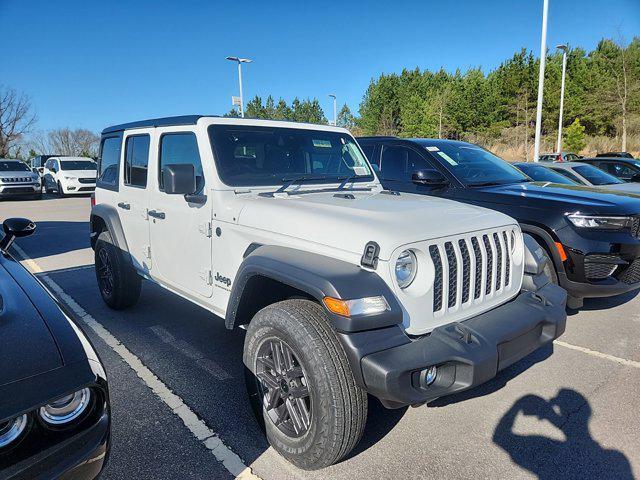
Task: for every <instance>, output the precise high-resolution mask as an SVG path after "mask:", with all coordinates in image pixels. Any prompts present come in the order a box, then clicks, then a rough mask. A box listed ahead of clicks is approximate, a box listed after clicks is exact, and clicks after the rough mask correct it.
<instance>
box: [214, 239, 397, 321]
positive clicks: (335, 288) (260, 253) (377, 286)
mask: <svg viewBox="0 0 640 480" xmlns="http://www.w3.org/2000/svg"><path fill="white" fill-rule="evenodd" d="M379 295H384V297H385V299H386V300H387V303H388V304H389V307H390V309H389V310H388V311H386V312H383V313H381V314H376V315H366V316H352V317H343V316H340V315H335V314H333V313H331V312H329V311H328V310H326V308H325V311H326V313H327V316H328V318H329V320H330V323H331V325H332V327H333V328H334V329H335V330H337V331H340V332H355V331H362V330H369V329H373V328H381V327H387V326H390V325H396V324H399V323H402V309H401V307H400V305H399V304H398V302H397V300H396V298H395V295H394V294H393V293H392V292H391V290H390V289H389V287H388V286H387V284H386V283H385V282H384V281H383V280H382V279H381V278H380V277H379V276H378V275H377V274H376V273H375V272H370V271H368V270H364V269H362V268H360V266H358V265H354V264H351V263H348V262H345V261H342V260H337V259H335V258H331V257H326V256H324V255H319V254H314V253H309V252H305V251H302V250H296V249H292V248H288V247H278V246H271V245H265V246H259V247H257V248H255V249H254V250H252V251H251V253H250V254H249V255H247V257H246V258H245V259H244V261H243V262H242V264H241V265H240V268H239V269H238V272H237V274H236V276H235V280H234V284H233V287H232V290H231V296H230V299H229V303H228V306H227V313H226V317H225V324H226V326H227V328H229V329H232V328H233V327H234V326H235V325H236V324H245V323H248V322H249V321H250V320H251V318H252V317H253V315H254V314H255V313H256V312H257V311H259V310H260V309H261V308H263V307H265V306H267V305H269V304H271V303H275V302H276V301H280V300H286V299H290V298H306V299H310V300H313V301H316V302H318V303H319V304H320V305H322V306H323V308H324V304H323V302H322V300H323V298H324V297H326V296H329V297H333V298H339V299H345V300H347V299H354V298H364V297H372V296H379Z"/></svg>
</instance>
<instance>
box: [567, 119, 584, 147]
mask: <svg viewBox="0 0 640 480" xmlns="http://www.w3.org/2000/svg"><path fill="white" fill-rule="evenodd" d="M584 130H585V128H584V126H583V125H582V124H581V123H580V120H579V119H577V118H576V119H575V120H574V121H573V123H572V124H571V125H569V126H568V127H567V128H566V129H565V132H564V146H565V148H566V149H567V150H569V151H572V152H576V153H578V152H580V150H582V149H583V148H584V147H585V145H586V140H585V135H584Z"/></svg>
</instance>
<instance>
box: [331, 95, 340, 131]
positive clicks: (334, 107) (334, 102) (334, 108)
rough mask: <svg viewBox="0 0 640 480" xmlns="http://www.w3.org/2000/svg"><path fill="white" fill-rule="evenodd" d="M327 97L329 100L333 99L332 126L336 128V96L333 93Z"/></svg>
mask: <svg viewBox="0 0 640 480" xmlns="http://www.w3.org/2000/svg"><path fill="white" fill-rule="evenodd" d="M329 96H330V97H331V98H333V126H334V127H335V126H337V125H338V113H337V112H338V109H337V106H336V94H335V93H330V94H329Z"/></svg>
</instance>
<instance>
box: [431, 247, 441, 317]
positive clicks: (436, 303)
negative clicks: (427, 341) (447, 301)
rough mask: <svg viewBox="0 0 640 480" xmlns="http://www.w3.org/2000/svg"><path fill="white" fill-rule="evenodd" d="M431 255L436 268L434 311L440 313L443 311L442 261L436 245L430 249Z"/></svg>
mask: <svg viewBox="0 0 640 480" xmlns="http://www.w3.org/2000/svg"><path fill="white" fill-rule="evenodd" d="M429 255H431V261H432V262H433V266H434V268H435V279H434V281H433V311H434V312H439V311H440V310H442V260H441V259H440V252H439V251H438V247H437V246H436V245H431V246H430V247H429Z"/></svg>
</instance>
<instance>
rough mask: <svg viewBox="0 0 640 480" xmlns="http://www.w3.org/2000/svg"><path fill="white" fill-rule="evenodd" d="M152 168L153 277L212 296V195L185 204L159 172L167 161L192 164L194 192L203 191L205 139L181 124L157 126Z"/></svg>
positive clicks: (206, 174) (205, 182)
mask: <svg viewBox="0 0 640 480" xmlns="http://www.w3.org/2000/svg"><path fill="white" fill-rule="evenodd" d="M157 131H158V135H159V136H158V140H157V142H158V148H157V149H154V150H153V151H157V152H158V153H157V156H154V159H153V162H154V163H155V169H151V171H155V173H154V174H153V175H152V176H153V178H152V179H151V178H150V179H149V181H150V183H151V184H152V187H151V191H150V193H149V199H150V200H149V212H148V213H149V226H150V232H151V255H152V257H153V262H154V266H153V268H154V277H157V278H159V279H160V280H161V281H163V283H165V284H167V285H169V286H172V287H174V288H176V289H178V290H180V291H182V292H186V293H190V294H195V295H198V296H201V297H211V295H212V294H213V286H212V283H213V278H212V277H213V274H212V272H211V215H212V212H213V209H212V198H211V196H210V195H209V196H208V197H207V199H206V201H205V203H203V204H198V203H190V202H187V200H186V199H185V197H184V195H169V194H167V193H165V192H164V189H163V186H162V171H163V167H164V166H165V165H169V164H192V165H193V166H194V170H195V172H196V185H197V192H194V193H200V194H204V195H207V192H208V189H209V188H210V187H209V185H210V183H211V178H210V175H211V172H206V171H204V170H203V168H202V161H201V158H202V156H203V155H202V154H201V153H200V152H201V151H203V152H204V149H205V148H210V147H209V146H208V143H206V144H203V145H199V143H198V137H197V136H196V134H195V132H193V131H191V130H188V129H186V128H180V129H178V128H176V129H172V130H171V131H167V130H166V129H158V130H157Z"/></svg>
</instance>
